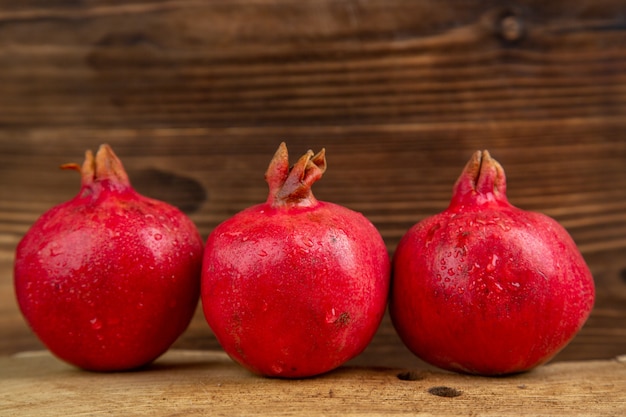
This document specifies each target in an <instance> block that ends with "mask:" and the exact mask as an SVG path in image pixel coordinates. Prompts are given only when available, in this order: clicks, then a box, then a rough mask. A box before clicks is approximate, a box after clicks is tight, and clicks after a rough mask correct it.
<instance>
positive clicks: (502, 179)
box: [451, 150, 508, 205]
mask: <svg viewBox="0 0 626 417" xmlns="http://www.w3.org/2000/svg"><path fill="white" fill-rule="evenodd" d="M496 201H499V202H506V203H508V200H507V197H506V175H505V173H504V169H503V168H502V165H500V163H499V162H498V161H496V160H495V159H493V158H492V157H491V155H490V154H489V151H487V150H484V151H476V152H474V154H473V155H472V157H471V158H470V160H469V161H468V162H467V164H466V165H465V168H464V169H463V172H462V173H461V175H460V176H459V179H458V180H457V182H456V184H455V185H454V190H453V197H452V202H451V205H457V204H466V203H469V202H473V203H475V204H484V203H489V202H496Z"/></svg>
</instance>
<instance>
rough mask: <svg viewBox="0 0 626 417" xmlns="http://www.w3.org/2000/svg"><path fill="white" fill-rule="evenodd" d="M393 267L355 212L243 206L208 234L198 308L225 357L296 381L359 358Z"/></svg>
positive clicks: (320, 206) (325, 206)
mask: <svg viewBox="0 0 626 417" xmlns="http://www.w3.org/2000/svg"><path fill="white" fill-rule="evenodd" d="M389 275H390V260H389V256H388V253H387V249H386V247H385V244H384V242H383V240H382V237H381V236H380V234H379V233H378V231H377V230H376V228H375V227H374V226H373V225H372V224H371V223H370V222H369V221H368V220H367V219H366V218H365V217H364V216H362V215H361V214H360V213H356V212H354V211H352V210H349V209H347V208H345V207H342V206H339V205H336V204H332V203H328V202H321V201H317V200H314V201H313V202H311V204H306V205H305V206H298V205H296V206H281V207H275V205H273V204H271V203H264V204H260V205H256V206H253V207H250V208H248V209H246V210H244V211H242V212H240V213H238V214H236V215H235V216H233V217H231V218H230V219H228V220H226V221H225V222H223V223H221V224H220V225H219V226H218V227H217V228H216V229H214V231H213V232H212V233H211V234H210V235H209V238H208V240H207V244H206V248H205V256H204V261H203V271H202V292H201V298H202V305H203V309H204V314H205V317H206V320H207V322H208V324H209V325H210V327H211V329H212V330H213V332H214V334H215V336H216V337H217V339H218V341H219V343H220V344H221V345H222V347H223V348H224V350H225V351H226V352H227V353H228V354H229V355H230V356H231V357H232V358H233V359H234V360H236V361H237V362H239V363H240V364H241V365H243V366H244V367H246V368H247V369H249V370H250V371H252V372H255V373H257V374H260V375H265V376H269V377H281V378H303V377H310V376H314V375H318V374H322V373H325V372H328V371H330V370H332V369H335V368H337V367H338V366H340V365H341V364H343V363H345V362H346V361H348V360H349V359H351V358H353V357H355V356H357V355H358V354H359V353H361V352H362V351H363V350H364V349H365V347H366V346H367V345H368V344H369V342H370V341H371V339H372V338H373V336H374V333H375V332H376V330H377V328H378V326H379V325H380V322H381V320H382V317H383V315H384V312H385V308H386V304H387V296H388V290H389Z"/></svg>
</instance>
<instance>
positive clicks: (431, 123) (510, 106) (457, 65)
mask: <svg viewBox="0 0 626 417" xmlns="http://www.w3.org/2000/svg"><path fill="white" fill-rule="evenodd" d="M625 74H626V6H625V5H624V2H622V1H593V2H591V1H588V0H585V1H583V0H578V1H569V2H562V1H552V2H546V1H541V2H540V1H517V2H507V1H505V2H502V1H461V0H457V1H447V2H441V1H400V0H392V1H383V0H378V1H367V2H365V1H337V0H334V1H331V0H318V1H299V2H295V1H282V0H281V1H269V0H247V1H244V0H237V1H229V2H225V1H212V2H204V1H185V0H182V1H171V0H170V1H130V2H117V1H99V2H89V1H87V2H70V1H50V2H47V3H45V4H43V5H42V3H41V2H31V1H22V2H8V1H0V331H1V332H2V334H1V335H2V337H0V354H2V353H13V352H17V351H20V350H26V349H33V348H37V347H40V345H39V343H38V342H37V340H36V339H35V337H34V336H33V335H32V334H30V332H29V330H28V329H27V327H26V325H25V323H24V322H23V320H22V318H21V317H20V314H19V311H18V310H17V307H16V305H15V301H14V295H13V287H12V272H11V268H12V260H13V253H14V249H15V245H16V244H17V242H18V241H19V239H20V238H21V236H22V235H23V234H24V233H25V232H26V230H27V229H28V227H29V226H30V225H31V224H32V223H33V222H34V221H35V219H36V218H37V217H38V216H39V215H40V214H42V213H43V212H44V211H45V210H47V209H48V208H50V207H52V206H53V205H55V204H58V203H60V202H62V201H65V200H67V199H69V198H71V197H72V196H73V195H74V194H75V193H76V192H77V190H78V185H79V177H78V176H77V175H76V174H75V173H72V172H66V171H61V170H59V169H58V166H59V165H60V164H62V163H66V162H81V161H82V158H83V154H84V152H85V150H86V149H96V148H97V146H98V145H99V144H101V143H105V142H106V143H110V144H111V145H112V146H113V148H114V149H115V151H116V152H117V153H118V155H119V156H120V157H121V158H122V160H123V162H124V164H125V166H126V168H127V170H128V171H129V175H130V177H131V181H132V182H133V184H134V185H135V186H136V188H137V189H138V190H139V191H140V192H142V193H145V194H147V195H150V196H153V197H156V198H160V199H163V200H166V201H168V202H171V203H173V204H175V205H177V206H179V207H181V208H182V209H183V210H184V211H185V212H187V213H188V214H189V215H190V216H191V218H192V219H193V220H194V221H195V222H196V224H197V225H198V227H199V229H200V231H201V233H202V235H203V237H206V236H207V235H208V234H209V233H210V232H211V230H212V229H213V227H215V226H216V225H217V224H218V223H219V222H221V221H223V220H225V219H226V218H227V217H229V216H231V215H232V214H234V213H236V212H237V211H239V210H241V209H243V208H245V207H247V206H250V205H252V204H256V203H259V202H262V201H264V200H265V198H266V195H267V187H266V185H265V183H264V181H263V173H264V171H265V169H266V167H267V164H268V162H269V159H270V158H271V156H272V155H273V152H274V150H275V149H276V147H277V146H278V144H279V143H280V141H283V140H284V141H286V142H287V144H288V146H289V150H290V153H291V156H292V159H293V160H295V158H297V157H298V156H299V155H300V154H302V153H303V152H305V151H306V150H307V149H309V148H311V149H313V150H319V149H320V148H322V147H325V148H326V150H327V157H328V163H329V168H328V171H327V172H326V174H325V176H324V178H323V179H322V180H321V181H320V182H319V183H318V184H316V186H315V188H314V190H315V193H316V195H317V197H318V198H319V199H323V200H328V201H333V202H336V203H339V204H343V205H346V206H348V207H350V208H353V209H355V210H358V211H361V212H363V213H364V214H365V215H366V216H367V217H368V218H370V219H371V220H372V221H373V222H374V224H375V225H376V226H377V227H378V228H379V230H380V231H381V233H382V235H383V237H384V239H385V241H386V243H387V245H388V248H389V252H390V254H392V253H393V251H394V249H395V246H396V244H397V242H398V240H399V239H400V237H401V236H402V235H403V234H404V232H406V230H407V229H408V228H409V227H410V226H411V225H412V224H414V223H415V222H417V221H419V220H420V219H422V218H424V217H426V216H429V215H432V214H434V213H436V212H438V211H441V210H443V209H445V207H446V206H447V204H448V200H449V197H450V193H451V188H452V185H453V183H454V181H455V180H456V178H457V176H458V175H459V173H460V171H461V169H462V167H463V166H464V164H465V162H466V161H467V159H468V158H469V156H470V155H471V153H472V152H473V151H475V150H476V149H489V150H490V152H491V153H492V155H493V156H494V157H495V158H496V159H498V160H499V161H500V162H501V163H502V164H503V165H504V168H505V170H506V173H507V177H508V186H509V199H510V201H511V202H512V203H513V204H515V205H517V206H519V207H522V208H525V209H529V210H536V211H541V212H544V213H546V214H549V215H551V216H553V217H554V218H556V219H557V220H558V221H560V222H561V223H562V224H563V225H564V226H565V227H566V228H567V229H568V230H569V231H570V233H571V234H572V236H573V238H574V239H575V241H576V242H577V244H578V245H579V247H580V249H581V251H582V252H583V255H584V256H585V258H586V260H587V262H588V263H589V265H590V267H591V269H592V271H593V273H594V277H595V279H596V284H597V291H598V301H597V304H596V307H595V309H594V311H593V313H592V316H591V318H590V319H589V322H588V323H587V325H586V326H585V328H584V329H583V331H582V332H581V333H580V334H579V336H578V337H577V338H576V339H575V340H574V341H573V342H572V344H571V345H569V346H568V347H567V348H566V349H565V350H564V351H563V352H562V353H561V354H560V355H559V356H558V358H559V359H562V360H566V359H567V360H571V359H594V358H610V357H613V356H615V355H618V354H623V353H625V352H626V326H625V325H624V323H626V75H625ZM177 347H185V348H209V347H211V348H216V347H217V344H216V341H215V340H214V339H213V337H212V336H211V334H210V330H209V329H208V326H207V325H206V324H205V323H204V320H203V318H202V316H201V312H200V310H198V314H197V315H196V318H195V319H194V321H193V323H192V325H191V326H190V328H189V330H188V331H187V332H186V333H185V335H184V336H183V337H182V338H181V339H180V340H179V341H178V342H177ZM416 361H417V360H416V359H415V358H413V357H412V355H411V354H410V353H409V352H408V351H407V350H406V349H405V348H404V347H403V346H402V344H401V343H400V341H399V339H398V338H397V336H396V335H395V332H394V330H393V328H392V326H391V323H390V321H389V319H388V317H387V318H386V319H385V321H384V322H383V325H382V326H381V329H380V331H379V333H378V335H377V336H376V339H375V340H374V342H373V343H372V345H371V346H370V347H369V348H368V350H367V351H366V352H365V353H364V354H363V355H362V356H361V357H360V358H358V359H357V360H356V361H355V363H361V364H369V365H389V366H406V364H407V363H409V364H410V363H415V362H416Z"/></svg>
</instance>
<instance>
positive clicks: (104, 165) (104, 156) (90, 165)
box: [61, 144, 130, 190]
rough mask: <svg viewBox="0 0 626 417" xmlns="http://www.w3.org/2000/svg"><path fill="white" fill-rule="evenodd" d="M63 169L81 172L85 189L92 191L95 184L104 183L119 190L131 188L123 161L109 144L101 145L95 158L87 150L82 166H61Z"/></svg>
mask: <svg viewBox="0 0 626 417" xmlns="http://www.w3.org/2000/svg"><path fill="white" fill-rule="evenodd" d="M61 168H62V169H73V170H75V171H78V172H80V175H81V178H82V186H83V188H87V189H90V188H92V187H93V186H94V185H95V184H102V183H107V184H108V186H109V187H110V188H113V189H119V190H123V189H127V188H129V187H130V180H129V179H128V175H127V174H126V170H125V169H124V166H123V165H122V161H120V159H119V158H118V157H117V155H115V153H114V152H113V149H111V147H110V146H109V145H107V144H103V145H100V147H99V148H98V152H96V155H95V157H94V155H93V152H91V150H87V151H86V152H85V162H83V165H82V166H80V165H78V164H75V163H69V164H64V165H61Z"/></svg>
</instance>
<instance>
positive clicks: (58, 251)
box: [14, 145, 203, 371]
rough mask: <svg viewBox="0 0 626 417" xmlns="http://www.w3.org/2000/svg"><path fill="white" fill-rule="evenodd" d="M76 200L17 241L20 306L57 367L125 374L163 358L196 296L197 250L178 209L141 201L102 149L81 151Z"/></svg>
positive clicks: (194, 235)
mask: <svg viewBox="0 0 626 417" xmlns="http://www.w3.org/2000/svg"><path fill="white" fill-rule="evenodd" d="M63 167H64V168H68V169H75V170H78V171H79V172H81V175H82V185H81V188H80V192H79V193H78V195H77V196H76V197H74V198H73V199H71V200H70V201H67V202H65V203H62V204H60V205H58V206H55V207H53V208H52V209H50V210H49V211H47V212H46V213H44V214H43V215H42V216H41V217H40V218H39V219H38V220H37V221H36V222H35V223H34V224H33V225H32V227H31V228H30V229H29V231H28V232H27V233H26V235H25V236H24V237H23V239H22V240H21V241H20V243H19V244H18V247H17V251H16V257H15V265H14V283H15V292H16V297H17V301H18V304H19V307H20V309H21V311H22V313H23V315H24V317H25V319H26V321H27V322H28V324H29V325H30V327H31V328H32V330H33V331H34V332H35V334H36V335H37V336H38V337H39V339H40V340H41V341H42V342H43V343H44V344H45V345H46V346H47V347H48V348H49V349H50V351H51V352H52V353H53V354H55V355H56V356H57V357H59V358H60V359H63V360H65V361H67V362H69V363H71V364H73V365H75V366H78V367H80V368H84V369H87V370H93V371H117V370H128V369H133V368H137V367H140V366H142V365H146V364H148V363H150V362H151V361H153V360H154V359H156V358H157V357H158V356H160V355H161V354H162V353H164V352H165V351H166V350H167V349H168V348H169V347H170V346H171V344H172V343H174V341H175V340H176V339H177V338H178V337H179V336H180V335H181V334H182V332H183V331H184V330H185V329H186V327H187V326H188V324H189V322H190V320H191V318H192V316H193V314H194V312H195V309H196V306H197V304H198V298H199V292H200V268H201V262H202V251H203V242H202V239H201V237H200V235H199V233H198V231H197V229H196V227H195V225H194V224H193V223H192V222H191V220H190V219H189V218H188V217H187V216H186V215H185V214H184V213H182V212H181V211H179V210H178V209H177V208H175V207H173V206H171V205H169V204H167V203H164V202H162V201H157V200H153V199H150V198H147V197H144V196H142V195H140V194H138V193H137V192H136V191H135V190H134V189H133V188H132V187H131V185H130V182H129V180H128V176H127V175H126V172H125V171H124V168H123V166H122V163H121V162H120V160H119V159H118V158H117V156H116V155H115V154H114V153H113V151H112V149H111V148H110V147H109V146H108V145H102V146H101V147H100V149H99V150H98V152H97V154H96V155H95V157H94V156H93V154H92V153H91V152H90V151H87V152H86V156H85V162H84V164H83V165H82V167H80V166H78V165H76V164H67V165H64V166H63Z"/></svg>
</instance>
